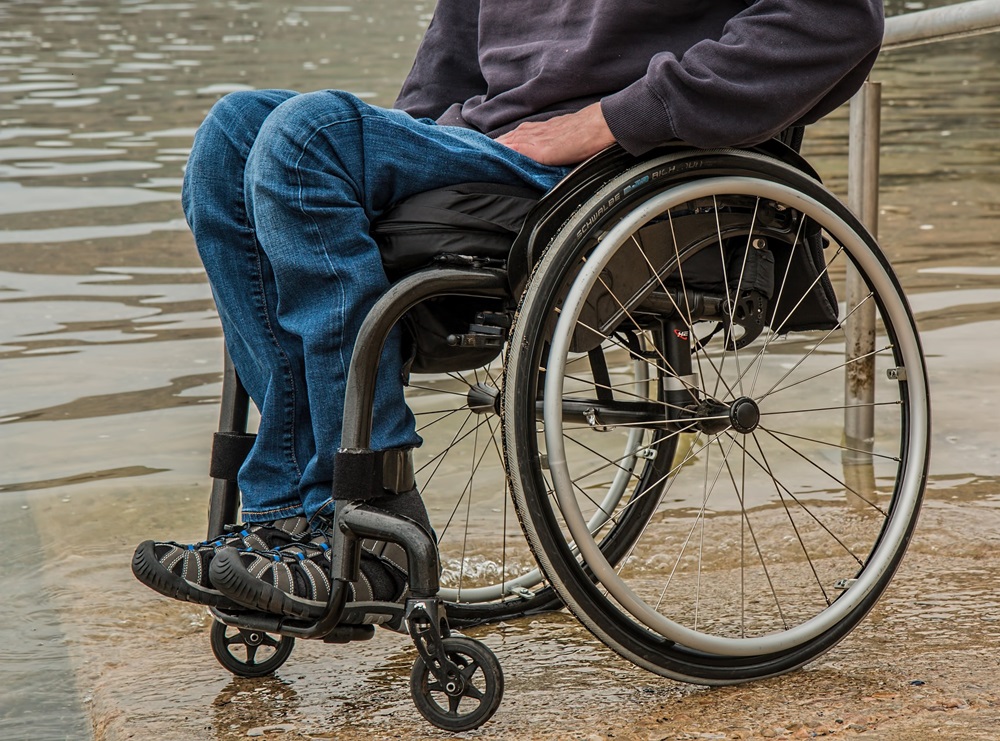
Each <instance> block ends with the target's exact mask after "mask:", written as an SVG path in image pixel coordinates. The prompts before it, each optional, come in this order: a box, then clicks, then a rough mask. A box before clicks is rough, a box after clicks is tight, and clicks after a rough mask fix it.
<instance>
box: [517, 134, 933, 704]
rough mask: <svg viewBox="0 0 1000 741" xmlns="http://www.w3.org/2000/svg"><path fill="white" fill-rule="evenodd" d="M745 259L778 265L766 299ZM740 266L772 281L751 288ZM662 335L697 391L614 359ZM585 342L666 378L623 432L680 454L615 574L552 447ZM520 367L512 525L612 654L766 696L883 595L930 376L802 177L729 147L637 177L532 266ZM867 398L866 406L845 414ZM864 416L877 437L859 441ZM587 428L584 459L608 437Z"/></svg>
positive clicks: (854, 232)
mask: <svg viewBox="0 0 1000 741" xmlns="http://www.w3.org/2000/svg"><path fill="white" fill-rule="evenodd" d="M755 252H767V253H770V256H771V258H773V261H774V262H773V268H771V270H772V274H771V275H770V277H769V280H770V283H768V269H767V265H766V262H767V261H766V260H763V258H762V257H761V256H756V255H754V254H753V253H755ZM812 262H815V263H816V264H815V265H814V266H813V267H814V268H815V276H814V277H813V276H810V277H809V278H808V279H805V280H804V279H803V278H802V274H803V272H804V271H806V268H807V267H808V266H809V265H810V264H812ZM751 263H754V264H755V265H758V267H759V268H760V269H759V271H758V272H759V275H758V276H756V277H755V278H754V280H756V279H757V278H760V277H761V276H763V279H761V280H758V283H757V284H756V285H755V286H754V287H753V290H747V287H748V286H749V284H750V283H751V276H750V275H749V273H750V270H748V269H747V266H748V265H750V264H751ZM628 266H631V268H632V270H631V272H630V270H629V269H627V267H628ZM713 266H714V267H713ZM733 266H737V267H735V268H734V267H733ZM760 266H763V267H760ZM793 266H795V269H794V270H793V269H792V267H793ZM756 269H757V268H755V270H756ZM713 270H716V271H721V273H722V274H721V275H714V274H713ZM727 272H728V273H729V274H728V275H727ZM734 272H738V275H735V276H734V275H732V273H734ZM848 272H854V273H855V274H856V275H857V276H858V278H859V279H860V283H857V279H856V284H858V285H863V287H864V289H863V291H862V293H861V295H860V296H859V297H857V298H856V299H852V300H851V305H850V306H848V305H846V304H844V303H842V302H841V303H838V302H837V301H835V300H831V298H832V297H831V294H830V290H831V287H832V285H833V284H832V282H830V281H828V280H827V279H828V278H830V277H832V278H834V279H836V282H837V283H838V284H840V283H842V282H843V280H844V276H845V274H846V273H848ZM635 273H638V276H636V274H635ZM744 281H746V282H744ZM807 305H809V306H811V307H812V308H809V309H808V310H807V309H806V307H807ZM824 306H825V307H827V308H828V309H830V310H832V311H833V312H834V315H833V316H834V321H833V322H832V323H830V322H829V321H827V320H825V319H824V318H823V313H824V311H823V310H820V309H822V308H823V307H824ZM602 307H603V308H602ZM813 308H815V309H816V311H813V310H812V309H813ZM870 313H874V315H875V316H874V319H872V320H871V321H870V323H869V324H868V328H867V330H866V331H862V332H861V333H860V335H861V336H864V335H865V334H866V332H867V334H869V335H870V336H871V337H873V338H874V345H873V348H874V349H872V350H869V351H866V352H862V353H861V354H860V355H858V354H855V355H853V356H852V357H851V359H849V360H846V361H845V352H844V349H845V347H846V345H847V343H848V341H852V342H853V341H854V340H853V338H854V337H856V336H857V335H858V334H859V333H857V332H853V331H852V333H851V334H848V332H847V331H845V327H851V326H852V323H860V322H861V321H862V317H864V316H866V315H868V314H870ZM668 320H669V321H672V322H674V323H675V324H674V326H673V330H674V331H675V332H677V333H678V337H683V338H685V339H686V340H687V341H688V342H689V343H690V357H691V366H690V368H689V369H688V372H687V373H683V374H682V373H673V372H672V371H673V368H672V367H670V366H671V363H669V362H667V360H666V359H665V357H664V356H663V355H656V354H654V355H649V354H648V353H644V354H640V353H636V352H634V351H633V350H632V349H631V348H629V347H627V346H624V345H623V344H622V343H621V341H620V340H619V339H618V337H619V336H620V335H621V333H622V332H626V331H627V332H632V333H635V334H647V335H648V334H649V333H650V332H651V331H652V329H651V328H655V327H656V326H658V325H660V326H662V325H663V322H665V321H668ZM677 322H680V326H679V327H678V326H676V323H677ZM755 332H756V333H759V334H754V333H755ZM685 335H686V337H685ZM588 336H592V337H591V338H590V340H589V344H593V343H594V342H597V341H599V342H600V344H601V346H603V347H605V348H616V349H617V351H618V352H619V353H624V354H626V355H629V356H631V357H632V358H633V359H634V360H637V361H643V362H648V363H649V364H650V365H651V366H653V367H656V368H657V369H659V370H660V371H666V373H665V376H666V379H665V383H667V385H669V386H671V387H672V388H673V389H674V395H673V396H671V397H669V399H671V400H672V401H669V403H665V404H664V405H663V408H662V410H661V413H660V414H659V416H658V415H657V414H644V413H638V412H636V413H635V414H634V415H633V417H634V422H633V423H632V424H634V425H635V426H636V427H646V428H648V429H649V430H651V431H653V432H654V433H656V434H660V435H666V436H668V438H669V439H673V440H674V441H677V440H684V441H686V444H685V445H683V446H680V447H681V453H679V454H678V456H677V460H676V461H675V462H674V464H673V465H672V466H671V467H670V468H669V470H667V471H666V472H665V473H664V474H663V475H664V476H665V477H666V478H667V479H668V481H667V483H666V486H665V487H663V490H662V491H661V492H659V493H658V496H657V502H658V504H657V506H656V507H654V508H653V509H652V510H650V511H649V513H648V517H647V520H646V522H645V523H644V525H643V528H642V529H641V531H640V532H638V533H637V534H636V535H635V537H634V538H632V539H631V541H632V542H630V546H629V548H628V550H627V552H626V553H625V554H619V557H618V558H611V557H609V556H608V554H607V553H602V552H601V548H600V545H599V543H597V542H596V538H595V536H594V535H592V534H591V533H590V532H589V531H588V527H587V524H586V515H585V514H584V512H583V510H584V509H585V506H584V505H585V504H586V502H585V501H582V500H584V499H585V498H584V497H582V496H581V491H580V489H579V487H578V486H577V485H576V484H575V476H576V475H577V471H578V470H579V469H580V468H581V467H583V466H586V465H587V462H586V461H585V460H583V459H582V458H581V457H580V456H577V455H575V453H574V450H573V447H572V446H567V445H566V443H565V442H564V439H563V432H564V429H566V428H567V427H571V426H576V425H578V424H579V423H578V422H577V420H576V418H575V417H574V416H573V403H572V402H573V393H572V391H571V389H570V386H571V380H570V378H569V377H570V376H571V375H572V374H571V373H570V372H567V368H568V367H570V366H569V363H572V362H575V360H576V358H577V357H578V356H579V345H580V344H581V338H582V339H583V341H584V344H588V343H587V342H586V340H587V337H588ZM593 336H596V339H595V337H593ZM510 348H511V349H510V357H509V358H508V362H507V374H506V384H505V386H504V394H503V412H504V420H505V426H504V443H505V449H506V451H507V460H508V466H509V474H510V480H511V486H512V489H513V494H514V502H515V507H516V509H517V511H518V515H519V517H520V518H521V521H522V524H523V526H524V528H525V531H526V533H527V535H528V541H529V544H530V546H531V549H532V551H533V552H534V554H535V556H536V558H537V559H538V562H539V564H540V566H541V568H542V571H543V572H544V574H545V575H546V576H547V577H548V579H549V580H550V581H551V583H552V584H553V585H554V587H555V589H556V591H557V593H558V594H559V596H560V597H561V598H562V599H563V600H564V601H565V602H566V604H567V605H568V606H569V608H570V610H571V611H572V612H573V613H574V614H575V615H576V616H577V617H578V618H579V619H580V620H581V621H582V622H583V623H584V625H586V626H587V627H588V628H589V629H590V630H591V631H592V632H593V633H594V634H595V635H596V636H597V637H598V638H600V639H601V640H602V641H603V642H605V643H606V644H607V645H608V646H609V647H611V648H612V649H614V650H615V651H616V652H618V653H619V654H620V655H622V656H624V657H625V658H627V659H629V660H630V661H632V662H634V663H636V664H637V665H639V666H641V667H644V668H646V669H649V670H650V671H653V672H655V673H657V674H660V675H663V676H667V677H671V678H673V679H678V680H681V681H687V682H693V683H699V684H710V685H718V684H732V683H737V682H742V681H747V680H752V679H758V678H763V677H768V676H774V675H777V674H781V673H784V672H787V671H791V670H793V669H795V668H797V667H800V666H802V665H803V664H805V663H807V662H809V661H811V660H813V659H815V658H816V657H817V656H819V655H821V654H822V653H824V652H825V651H827V650H829V649H830V648H832V647H833V646H834V645H835V644H836V643H837V642H838V641H840V640H841V639H843V638H844V637H845V636H846V635H847V634H848V633H849V632H850V631H851V630H852V629H853V628H854V627H855V626H857V624H858V623H859V622H860V621H861V620H862V618H863V617H864V616H865V615H866V614H867V613H868V611H869V610H870V609H871V608H872V606H873V605H874V604H875V602H876V601H877V600H878V598H879V597H880V596H881V595H882V593H883V592H884V590H885V589H886V587H887V586H888V584H889V582H890V580H891V578H892V576H893V574H894V572H895V571H896V569H897V567H898V566H899V563H900V561H901V559H902V557H903V554H904V551H905V549H906V546H907V544H908V542H909V539H910V537H911V535H912V533H913V529H914V526H915V523H916V520H917V515H918V511H919V506H920V502H921V499H922V495H923V488H924V484H925V480H926V472H927V464H928V457H929V423H930V422H929V416H930V411H929V396H928V389H927V378H926V370H925V366H924V360H923V354H922V350H921V346H920V341H919V338H918V336H917V330H916V325H915V322H914V319H913V316H912V314H911V312H910V309H909V307H908V304H907V302H906V299H905V297H904V295H903V292H902V289H901V287H900V285H899V282H898V280H897V278H896V277H895V275H894V274H893V271H892V268H891V266H890V265H889V261H888V260H887V259H886V257H885V256H884V255H883V253H882V252H881V250H880V248H879V247H878V245H877V244H876V243H875V241H874V240H873V238H872V237H871V236H870V235H869V234H868V233H867V231H866V230H865V229H864V227H863V226H862V225H861V224H860V222H859V221H858V220H857V219H856V218H855V217H854V216H853V215H852V214H851V213H850V211H849V210H848V209H847V208H845V207H844V206H843V205H842V204H841V203H840V202H839V201H838V200H837V199H836V198H835V197H834V196H833V195H832V194H831V193H829V192H828V191H827V190H826V189H825V188H824V187H823V186H822V185H821V184H820V183H819V182H817V181H816V180H814V179H812V178H811V177H808V176H807V175H805V174H803V173H801V172H799V171H798V170H795V169H793V168H791V167H789V166H788V165H785V164H783V163H781V162H779V161H777V160H774V159H771V158H769V157H766V156H764V155H759V154H754V153H747V152H740V151H735V150H721V151H715V152H704V151H691V152H681V153H674V154H668V155H664V156H662V157H659V158H656V159H652V160H650V161H647V162H645V163H642V164H639V165H637V166H635V167H633V168H631V169H629V170H628V171H626V172H624V173H623V174H621V175H620V176H618V177H615V178H613V179H611V180H609V181H608V183H607V184H606V185H605V186H604V187H603V188H602V189H601V190H600V191H599V192H597V193H596V194H595V195H594V196H593V197H592V198H591V199H590V200H589V201H588V202H587V203H586V204H585V205H584V206H583V207H581V208H580V209H579V210H578V211H577V212H576V213H575V214H574V215H573V217H572V218H571V219H570V220H569V221H568V222H567V223H566V224H565V225H564V226H563V227H562V228H561V230H560V231H559V232H558V234H557V235H556V237H555V238H554V239H553V241H552V242H551V243H550V245H549V246H548V248H547V250H546V251H545V252H544V254H543V256H542V257H541V259H540V261H539V263H538V264H537V265H536V266H535V269H534V271H533V274H532V276H531V278H530V280H529V283H528V287H527V289H526V290H525V292H524V294H523V297H522V302H521V305H520V308H519V312H518V315H517V317H516V320H515V324H514V327H513V330H512V336H511V341H510ZM542 369H544V372H542ZM845 371H847V372H849V378H848V380H847V382H845V379H844V375H845ZM671 376H673V378H671ZM875 379H877V382H876V380H875ZM865 380H868V381H870V384H868V385H867V386H866V385H865V384H864V381H865ZM859 381H860V382H861V386H862V387H863V388H866V389H868V390H867V391H864V393H869V394H871V399H870V400H869V401H861V402H858V401H856V399H857V396H856V394H857V393H858V383H859ZM848 385H850V389H851V390H850V395H849V392H848ZM616 403H617V402H616ZM539 405H542V407H543V410H544V411H543V413H542V415H541V422H539V421H538V413H537V409H538V406H539ZM862 409H863V410H864V413H861V411H860V410H862ZM869 416H870V417H871V420H870V421H871V423H872V425H871V431H870V435H869V436H868V437H858V436H857V433H856V429H857V425H858V424H859V422H858V420H859V419H860V420H862V422H861V423H860V424H861V425H862V427H863V426H864V424H865V423H864V420H865V419H866V418H867V417H869ZM622 418H623V419H627V418H628V416H627V415H624V416H623V417H622ZM592 427H593V428H594V429H593V435H592V436H593V437H595V438H596V437H598V436H600V435H607V434H609V432H608V430H609V427H611V426H607V425H604V426H602V425H599V424H593V425H592ZM542 455H544V456H545V457H546V458H547V468H548V470H546V471H543V470H542V469H541V467H540V466H539V465H538V461H539V459H540V456H542Z"/></svg>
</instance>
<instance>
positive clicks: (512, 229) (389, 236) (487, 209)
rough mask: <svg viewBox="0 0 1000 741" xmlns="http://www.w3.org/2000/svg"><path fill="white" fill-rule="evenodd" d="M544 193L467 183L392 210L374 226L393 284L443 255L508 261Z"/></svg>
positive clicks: (422, 195)
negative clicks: (519, 234)
mask: <svg viewBox="0 0 1000 741" xmlns="http://www.w3.org/2000/svg"><path fill="white" fill-rule="evenodd" d="M541 196H542V193H541V192H540V191H537V190H534V189H531V188H526V187H518V186H511V185H497V184H495V183H462V184H459V185H453V186H449V187H446V188H438V189H437V190H431V191H427V192H425V193H418V194H417V195H415V196H412V197H410V198H407V199H406V200H404V201H400V202H399V203H397V204H395V205H393V206H392V207H390V208H389V209H388V210H387V211H386V212H385V213H384V214H383V215H382V216H381V217H380V218H379V219H378V220H377V221H376V222H375V224H374V225H373V227H372V234H373V236H374V238H375V241H376V242H377V243H378V245H379V249H380V251H381V253H382V264H383V266H384V267H385V272H386V275H388V276H389V278H390V280H392V279H398V278H400V277H402V276H403V275H406V274H407V273H410V272H413V271H414V270H417V269H419V268H422V267H425V266H427V265H429V264H431V263H432V262H433V261H434V260H435V259H436V258H439V257H441V256H444V255H462V256H466V257H477V258H485V259H490V260H498V261H505V260H506V259H507V255H508V253H509V252H510V248H511V244H513V242H514V238H515V237H516V236H517V233H518V231H519V230H520V229H521V225H522V224H523V223H524V220H525V218H526V217H527V215H528V212H529V211H530V210H531V209H532V207H533V206H534V205H535V203H537V201H538V199H539V198H541Z"/></svg>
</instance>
